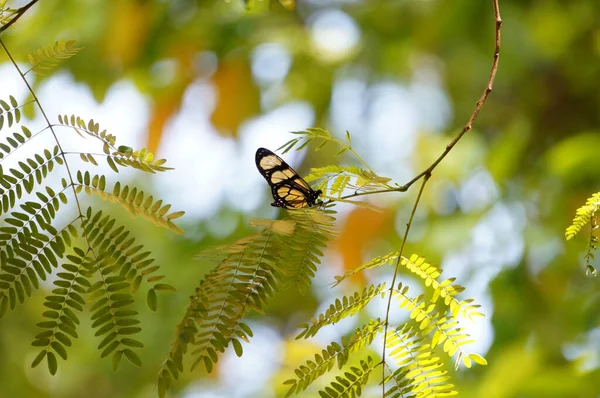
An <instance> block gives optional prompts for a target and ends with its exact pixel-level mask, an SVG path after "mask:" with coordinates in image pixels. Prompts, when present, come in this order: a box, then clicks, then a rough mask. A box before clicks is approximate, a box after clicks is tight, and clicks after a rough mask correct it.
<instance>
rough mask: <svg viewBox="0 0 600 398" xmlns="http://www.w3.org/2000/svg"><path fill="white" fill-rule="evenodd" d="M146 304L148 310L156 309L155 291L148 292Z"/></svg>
mask: <svg viewBox="0 0 600 398" xmlns="http://www.w3.org/2000/svg"><path fill="white" fill-rule="evenodd" d="M146 302H147V304H148V308H150V310H151V311H156V309H157V307H158V301H157V299H156V290H154V289H150V290H148V294H147V296H146Z"/></svg>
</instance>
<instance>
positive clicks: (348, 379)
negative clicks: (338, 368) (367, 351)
mask: <svg viewBox="0 0 600 398" xmlns="http://www.w3.org/2000/svg"><path fill="white" fill-rule="evenodd" d="M380 364H381V363H374V361H373V359H372V358H371V357H367V360H366V361H365V360H361V361H360V367H356V366H351V367H350V371H349V372H344V376H336V377H335V381H332V382H331V385H330V386H328V387H325V389H324V390H321V391H319V396H320V397H322V398H337V397H339V398H354V397H360V396H361V394H362V388H363V387H364V386H365V385H366V384H367V382H368V381H369V376H370V375H371V372H373V370H375V369H376V368H377V366H379V365H380Z"/></svg>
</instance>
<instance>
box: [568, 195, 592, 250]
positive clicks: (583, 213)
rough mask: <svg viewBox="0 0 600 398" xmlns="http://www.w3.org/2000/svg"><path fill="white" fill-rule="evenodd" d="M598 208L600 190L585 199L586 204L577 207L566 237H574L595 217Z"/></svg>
mask: <svg viewBox="0 0 600 398" xmlns="http://www.w3.org/2000/svg"><path fill="white" fill-rule="evenodd" d="M598 209H600V192H596V193H595V194H593V195H592V196H591V197H589V198H588V199H587V200H586V201H585V205H583V206H581V207H580V208H578V209H577V211H576V212H575V218H573V222H572V223H571V225H569V226H568V227H567V230H566V231H565V238H566V239H567V240H569V239H573V237H574V236H575V235H577V234H578V233H579V231H581V229H582V228H583V227H584V226H585V225H586V224H587V223H589V222H590V219H591V218H592V217H594V218H595V217H596V216H597V215H598Z"/></svg>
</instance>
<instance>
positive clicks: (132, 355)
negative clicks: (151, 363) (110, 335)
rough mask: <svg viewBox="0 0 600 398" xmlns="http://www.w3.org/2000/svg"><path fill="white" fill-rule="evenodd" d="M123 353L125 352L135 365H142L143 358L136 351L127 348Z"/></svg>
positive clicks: (126, 356)
mask: <svg viewBox="0 0 600 398" xmlns="http://www.w3.org/2000/svg"><path fill="white" fill-rule="evenodd" d="M123 354H125V358H127V360H128V361H129V362H130V363H131V364H132V365H133V366H137V367H138V368H139V367H141V366H142V360H141V359H140V357H139V356H138V355H137V354H136V353H135V352H133V350H130V349H129V348H125V349H124V350H123Z"/></svg>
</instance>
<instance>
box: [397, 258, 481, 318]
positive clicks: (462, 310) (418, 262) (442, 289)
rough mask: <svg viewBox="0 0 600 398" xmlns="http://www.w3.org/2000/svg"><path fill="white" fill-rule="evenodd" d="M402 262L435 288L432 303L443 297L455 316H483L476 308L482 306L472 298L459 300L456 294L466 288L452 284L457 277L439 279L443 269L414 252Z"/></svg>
mask: <svg viewBox="0 0 600 398" xmlns="http://www.w3.org/2000/svg"><path fill="white" fill-rule="evenodd" d="M401 264H402V265H404V266H405V267H406V269H408V270H409V271H410V272H412V273H413V274H415V275H417V276H419V277H420V278H421V279H423V281H424V283H425V286H428V287H431V288H432V289H433V297H432V299H431V302H432V303H435V302H437V300H438V299H439V298H440V297H441V298H442V299H444V304H445V305H446V306H449V307H450V312H451V313H452V316H453V317H456V316H457V315H461V316H463V317H464V318H469V319H471V320H472V319H473V317H478V316H483V314H482V313H480V312H476V311H475V310H476V309H478V308H480V307H481V306H480V305H478V304H473V300H472V299H467V300H462V301H458V300H457V299H456V298H455V296H456V295H457V294H459V293H461V292H462V291H464V290H465V288H464V287H462V286H460V285H456V284H452V283H453V282H454V280H455V279H456V278H450V279H446V280H445V281H443V282H439V281H438V277H439V276H440V274H441V273H442V270H441V269H438V268H437V267H435V266H433V265H431V264H429V263H427V262H426V261H425V258H423V257H419V256H418V255H416V254H413V255H412V256H411V257H410V259H408V258H406V257H402V261H401Z"/></svg>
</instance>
